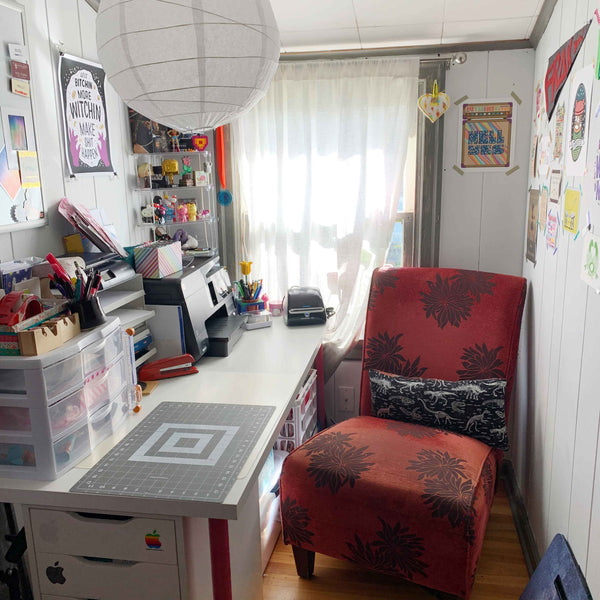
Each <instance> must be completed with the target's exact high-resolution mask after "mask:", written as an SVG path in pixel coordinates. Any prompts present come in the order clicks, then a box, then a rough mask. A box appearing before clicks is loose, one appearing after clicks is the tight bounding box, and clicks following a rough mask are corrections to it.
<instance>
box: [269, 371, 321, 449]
mask: <svg viewBox="0 0 600 600" xmlns="http://www.w3.org/2000/svg"><path fill="white" fill-rule="evenodd" d="M316 426H317V371H316V370H315V369H313V370H311V372H310V374H309V376H308V379H307V380H306V383H305V384H304V385H303V386H302V389H301V390H300V392H298V395H297V396H296V398H295V399H294V403H293V405H292V408H291V409H290V412H289V413H288V416H287V418H286V420H285V422H284V423H283V426H282V428H281V431H280V432H279V436H278V438H277V441H276V442H275V445H274V446H273V448H274V449H275V450H284V451H286V452H291V451H292V450H294V449H295V448H297V447H298V446H299V445H300V444H302V443H303V442H305V441H306V440H307V439H309V438H310V437H312V435H314V433H315V430H316Z"/></svg>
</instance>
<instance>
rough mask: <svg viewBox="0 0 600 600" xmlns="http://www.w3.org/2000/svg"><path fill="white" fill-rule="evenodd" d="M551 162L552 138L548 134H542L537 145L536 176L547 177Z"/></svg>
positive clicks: (544, 178)
mask: <svg viewBox="0 0 600 600" xmlns="http://www.w3.org/2000/svg"><path fill="white" fill-rule="evenodd" d="M551 162H552V140H551V139H550V136H549V135H543V136H542V138H541V140H540V142H539V146H538V177H539V178H540V179H542V180H546V179H547V178H548V173H549V171H550V163H551Z"/></svg>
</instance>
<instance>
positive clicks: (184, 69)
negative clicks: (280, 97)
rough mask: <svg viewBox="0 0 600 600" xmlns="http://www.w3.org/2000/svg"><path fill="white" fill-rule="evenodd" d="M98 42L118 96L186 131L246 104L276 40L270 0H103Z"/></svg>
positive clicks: (256, 93) (269, 63)
mask: <svg viewBox="0 0 600 600" xmlns="http://www.w3.org/2000/svg"><path fill="white" fill-rule="evenodd" d="M96 43H97V46H98V56H99V57H100V61H101V63H102V66H103V68H104V71H105V72H106V75H107V77H108V80H109V81H110V83H111V84H112V85H113V87H114V88H115V90H116V91H117V93H118V94H119V96H120V97H121V99H122V100H123V102H125V104H127V105H128V106H129V107H131V108H133V109H134V110H136V111H138V112H139V113H141V114H142V115H144V116H146V117H148V118H150V119H152V120H153V121H156V122H157V123H160V124H162V125H166V126H169V127H173V128H174V129H177V130H179V131H183V132H190V131H200V130H203V129H214V128H215V127H218V126H219V125H223V124H225V123H229V122H230V121H232V120H233V119H235V118H236V117H238V116H240V115H241V114H243V113H244V112H246V111H248V110H250V108H252V107H253V106H254V105H255V104H256V103H257V102H258V101H259V100H260V99H261V98H262V97H263V95H264V94H265V93H266V91H267V89H268V87H269V84H270V82H271V79H272V78H273V75H274V74H275V71H276V70H277V65H278V61H279V46H280V44H279V30H278V29H277V23H276V21H275V17H274V15H273V11H272V9H271V5H270V3H269V0H168V1H164V0H102V1H101V3H100V8H99V10H98V16H97V19H96Z"/></svg>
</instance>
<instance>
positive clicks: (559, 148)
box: [554, 103, 565, 160]
mask: <svg viewBox="0 0 600 600" xmlns="http://www.w3.org/2000/svg"><path fill="white" fill-rule="evenodd" d="M564 129H565V105H564V103H562V104H560V105H559V106H558V107H557V109H556V119H555V120H554V158H555V160H560V159H561V158H562V154H563V133H564Z"/></svg>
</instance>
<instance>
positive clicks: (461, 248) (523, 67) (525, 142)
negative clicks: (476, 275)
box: [440, 50, 535, 275]
mask: <svg viewBox="0 0 600 600" xmlns="http://www.w3.org/2000/svg"><path fill="white" fill-rule="evenodd" d="M534 55H535V53H534V51H533V50H510V51H494V52H470V53H468V55H467V62H466V63H465V64H463V65H458V66H455V67H452V68H451V69H450V70H449V71H448V72H447V74H446V90H445V91H446V92H447V93H448V95H449V96H450V100H451V102H450V108H449V110H448V112H447V113H446V114H445V116H444V117H443V118H444V120H445V124H444V173H443V178H442V218H441V226H440V266H441V267H460V268H464V269H476V270H481V271H490V272H494V273H506V274H509V275H520V274H521V262H522V251H523V239H522V238H523V236H522V231H523V227H524V222H525V213H524V206H525V201H524V197H523V194H524V190H525V189H526V185H527V164H528V148H529V134H530V128H531V102H532V91H531V81H532V78H533V62H534ZM511 92H514V93H515V94H516V95H517V96H518V97H519V98H520V99H521V101H522V103H521V105H518V106H516V108H517V115H516V117H517V119H516V121H517V122H516V141H515V157H514V161H513V163H512V164H513V165H518V166H519V167H520V168H519V170H518V171H516V172H515V173H513V174H512V175H508V176H507V175H505V174H504V173H489V172H486V173H473V172H470V173H469V172H465V174H464V175H459V174H458V173H457V172H456V171H455V170H454V169H453V168H452V167H453V165H459V164H460V162H459V155H458V135H459V109H458V107H457V106H455V105H454V102H455V101H456V100H458V99H460V98H462V97H463V96H468V97H469V98H471V99H480V98H509V99H510V98H511Z"/></svg>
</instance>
